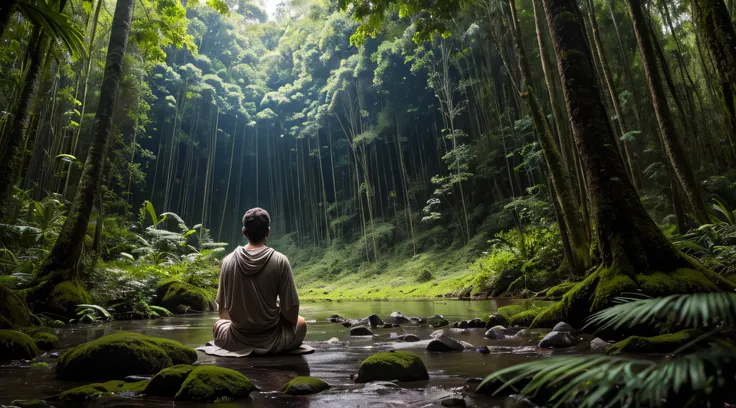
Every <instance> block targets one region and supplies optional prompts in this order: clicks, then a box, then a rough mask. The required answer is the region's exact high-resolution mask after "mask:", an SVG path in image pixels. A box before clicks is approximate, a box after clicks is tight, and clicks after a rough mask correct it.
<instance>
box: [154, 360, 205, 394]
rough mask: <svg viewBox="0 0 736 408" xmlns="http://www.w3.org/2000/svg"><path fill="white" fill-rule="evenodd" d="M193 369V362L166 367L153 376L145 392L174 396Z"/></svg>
mask: <svg viewBox="0 0 736 408" xmlns="http://www.w3.org/2000/svg"><path fill="white" fill-rule="evenodd" d="M192 371H194V366H193V365H191V364H178V365H175V366H173V367H169V368H164V369H163V370H161V371H159V372H158V374H156V375H154V376H153V378H151V381H150V382H149V383H148V386H147V387H146V391H145V393H146V394H148V395H158V396H162V397H173V396H175V395H176V393H177V392H179V389H181V385H182V384H184V381H185V380H186V379H187V377H189V374H191V372H192Z"/></svg>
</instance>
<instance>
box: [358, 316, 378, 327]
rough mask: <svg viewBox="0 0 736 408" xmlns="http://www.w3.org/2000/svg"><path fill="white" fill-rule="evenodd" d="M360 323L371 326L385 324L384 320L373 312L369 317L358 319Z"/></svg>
mask: <svg viewBox="0 0 736 408" xmlns="http://www.w3.org/2000/svg"><path fill="white" fill-rule="evenodd" d="M358 324H363V325H366V326H371V327H379V326H383V320H381V318H380V317H378V315H375V314H372V315H370V316H368V317H364V318H362V319H360V321H358Z"/></svg>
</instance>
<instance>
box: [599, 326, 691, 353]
mask: <svg viewBox="0 0 736 408" xmlns="http://www.w3.org/2000/svg"><path fill="white" fill-rule="evenodd" d="M699 334H700V332H699V331H698V330H682V331H679V332H677V333H669V334H661V335H659V336H654V337H641V336H631V337H629V338H627V339H624V340H621V341H619V342H617V343H614V344H612V345H610V346H608V348H607V349H606V353H608V354H612V355H616V354H621V353H671V352H673V351H675V350H677V349H678V348H680V347H682V346H684V345H685V344H687V343H688V342H689V341H691V340H693V339H694V338H696V337H697V336H698V335H699Z"/></svg>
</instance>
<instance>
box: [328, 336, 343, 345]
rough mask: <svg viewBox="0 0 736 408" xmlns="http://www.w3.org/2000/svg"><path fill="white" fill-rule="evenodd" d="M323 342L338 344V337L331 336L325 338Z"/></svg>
mask: <svg viewBox="0 0 736 408" xmlns="http://www.w3.org/2000/svg"><path fill="white" fill-rule="evenodd" d="M325 343H327V344H340V339H338V338H337V337H333V338H331V339H329V340H327V341H326V342H325Z"/></svg>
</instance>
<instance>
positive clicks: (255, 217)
mask: <svg viewBox="0 0 736 408" xmlns="http://www.w3.org/2000/svg"><path fill="white" fill-rule="evenodd" d="M270 233H271V216H270V215H268V212H267V211H266V210H264V209H263V208H258V207H256V208H251V209H250V210H248V211H246V212H245V215H244V216H243V235H245V237H246V238H247V239H248V242H250V243H251V244H261V243H263V242H264V241H266V238H268V235H269V234H270Z"/></svg>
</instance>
